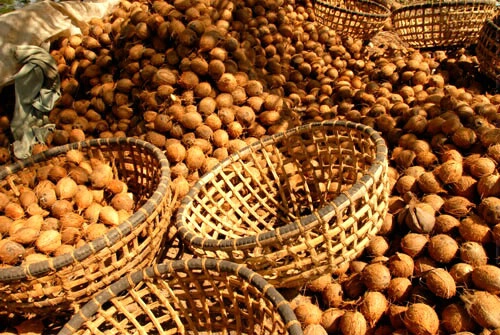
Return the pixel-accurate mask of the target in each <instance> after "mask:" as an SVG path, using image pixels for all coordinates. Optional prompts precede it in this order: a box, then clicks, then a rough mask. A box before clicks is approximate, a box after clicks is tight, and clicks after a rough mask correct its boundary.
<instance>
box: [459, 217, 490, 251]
mask: <svg viewBox="0 0 500 335" xmlns="http://www.w3.org/2000/svg"><path fill="white" fill-rule="evenodd" d="M458 232H459V233H460V236H462V238H463V239H464V240H465V241H472V242H479V243H482V244H484V243H489V242H491V241H492V238H493V235H492V232H491V229H490V227H489V226H488V225H487V224H486V222H485V221H484V220H483V219H482V218H481V217H480V216H478V215H476V214H471V215H469V216H467V217H465V218H464V219H462V221H461V222H460V225H459V226H458Z"/></svg>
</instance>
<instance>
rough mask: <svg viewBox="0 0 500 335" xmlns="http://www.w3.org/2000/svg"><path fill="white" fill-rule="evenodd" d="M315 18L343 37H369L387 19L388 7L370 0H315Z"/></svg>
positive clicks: (389, 12) (388, 15) (388, 14)
mask: <svg viewBox="0 0 500 335" xmlns="http://www.w3.org/2000/svg"><path fill="white" fill-rule="evenodd" d="M313 6H314V15H315V20H316V21H317V22H318V23H320V24H322V25H324V26H327V27H330V28H332V29H333V30H335V31H336V32H337V34H339V35H340V36H343V37H352V38H359V39H369V38H370V37H371V36H373V35H374V34H376V33H377V32H378V31H379V30H380V29H381V28H382V27H383V26H384V24H385V23H386V21H387V20H388V19H389V17H390V14H391V11H390V9H389V8H388V7H386V6H384V5H382V4H381V3H379V2H376V1H370V0H359V1H356V0H315V1H314V2H313Z"/></svg>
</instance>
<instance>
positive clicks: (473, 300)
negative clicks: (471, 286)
mask: <svg viewBox="0 0 500 335" xmlns="http://www.w3.org/2000/svg"><path fill="white" fill-rule="evenodd" d="M460 299H461V300H462V301H463V302H464V304H465V309H466V310H467V312H468V313H469V315H470V316H471V317H472V318H473V319H474V321H476V322H477V323H478V324H479V325H480V326H481V327H484V328H489V329H495V328H500V298H499V297H498V296H496V295H494V294H491V293H489V292H486V291H473V290H467V291H465V292H464V293H463V294H462V295H460Z"/></svg>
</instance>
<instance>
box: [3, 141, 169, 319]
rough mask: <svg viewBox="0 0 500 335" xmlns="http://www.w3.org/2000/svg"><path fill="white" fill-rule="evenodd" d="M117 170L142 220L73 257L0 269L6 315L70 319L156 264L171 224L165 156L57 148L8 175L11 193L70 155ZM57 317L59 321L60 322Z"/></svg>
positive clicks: (114, 148) (90, 144) (135, 146)
mask: <svg viewBox="0 0 500 335" xmlns="http://www.w3.org/2000/svg"><path fill="white" fill-rule="evenodd" d="M70 150H79V151H81V152H82V153H84V154H85V155H86V157H88V158H98V159H99V160H100V161H106V162H109V163H110V164H111V165H112V166H113V167H114V169H115V170H116V173H117V175H118V176H119V178H120V180H121V181H123V182H124V183H125V184H126V185H127V187H128V190H129V191H131V192H134V195H135V197H136V202H135V204H136V205H135V207H134V213H133V214H132V215H131V216H130V217H129V218H128V219H126V220H125V221H123V222H122V223H121V224H119V225H118V226H116V227H114V228H111V229H110V230H109V231H108V233H106V234H105V235H103V236H101V237H99V238H97V239H95V240H93V241H90V242H88V243H86V244H84V245H82V246H79V247H77V248H76V249H74V250H73V251H72V252H70V253H65V254H62V255H59V256H54V257H50V258H48V259H47V260H43V261H39V262H34V263H29V264H22V265H15V266H10V267H2V268H1V269H0V283H1V285H0V301H1V302H0V306H1V307H2V308H1V309H0V310H2V311H4V313H22V314H27V313H36V314H38V315H46V316H47V315H49V314H48V313H52V314H53V315H56V314H57V313H64V312H70V311H71V310H72V309H75V308H77V307H78V305H79V304H81V303H83V302H85V301H87V300H88V299H90V298H91V296H92V295H93V294H94V293H96V292H98V291H99V290H101V289H103V288H105V287H106V286H107V285H109V284H111V283H112V282H114V281H116V280H117V279H119V278H121V277H122V276H123V275H124V274H127V273H129V272H130V271H132V270H134V269H140V268H144V267H146V266H149V265H151V264H153V263H154V262H155V260H156V257H157V256H158V254H159V253H160V252H161V245H162V241H163V239H164V236H165V232H166V230H167V227H168V223H169V218H170V216H171V207H170V205H171V204H170V201H171V199H170V186H169V183H170V170H169V164H168V160H167V158H166V157H165V155H164V154H163V152H162V151H161V150H160V149H158V148H156V147H155V146H153V145H152V144H150V143H148V142H145V141H141V140H138V139H133V138H125V137H123V138H109V139H94V140H88V141H84V142H78V143H71V144H68V145H65V146H61V147H55V148H51V149H49V150H47V151H44V152H42V153H40V154H37V155H34V156H32V157H31V158H29V159H26V160H23V161H19V162H17V163H14V164H12V165H8V166H4V167H2V168H1V169H0V179H1V181H0V187H1V188H2V190H3V192H10V193H16V192H12V191H14V190H15V189H16V188H21V187H23V185H26V183H29V182H30V180H29V179H28V178H26V176H28V175H31V176H34V175H36V173H37V171H39V170H42V169H43V167H44V166H48V165H49V164H55V165H64V164H65V158H66V153H67V152H68V151H70ZM54 313H56V314H54Z"/></svg>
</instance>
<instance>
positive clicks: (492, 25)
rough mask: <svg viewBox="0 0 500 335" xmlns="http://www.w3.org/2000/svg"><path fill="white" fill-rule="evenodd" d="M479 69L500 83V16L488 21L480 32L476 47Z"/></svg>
mask: <svg viewBox="0 0 500 335" xmlns="http://www.w3.org/2000/svg"><path fill="white" fill-rule="evenodd" d="M476 55H477V60H478V61H479V69H480V70H481V72H483V73H484V74H486V75H487V76H488V77H490V78H491V79H493V80H496V81H497V85H498V83H499V81H500V14H498V15H496V16H495V17H494V18H493V19H491V20H487V21H486V22H485V24H484V25H483V27H482V29H481V31H480V32H479V39H478V42H477V46H476Z"/></svg>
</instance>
